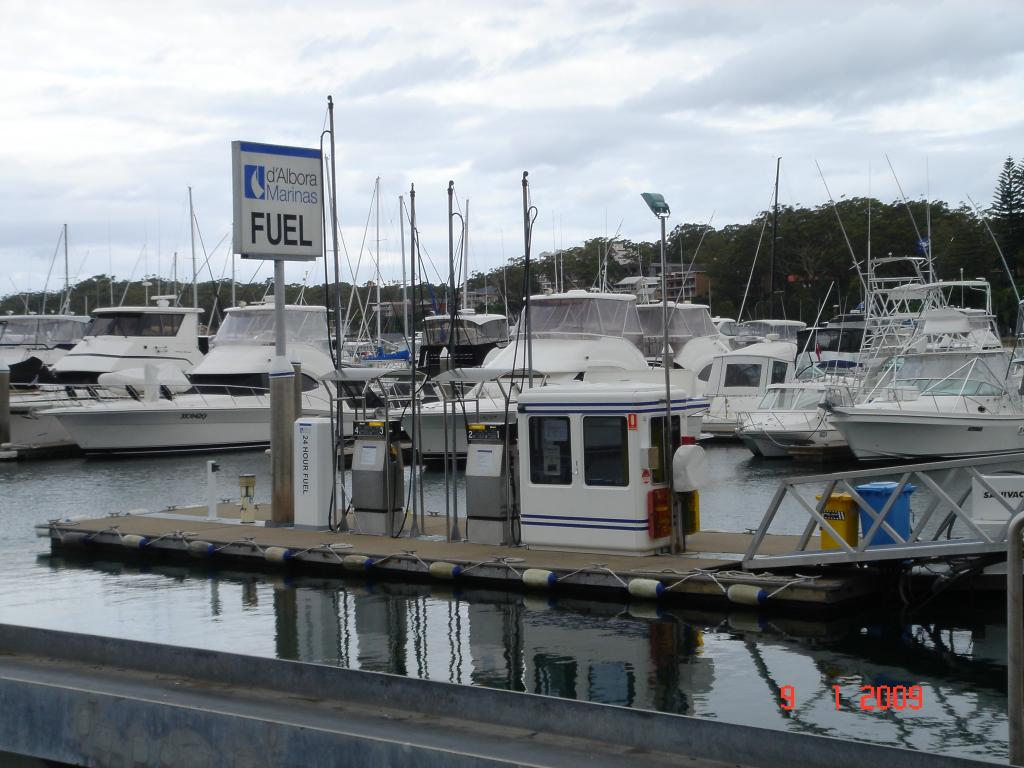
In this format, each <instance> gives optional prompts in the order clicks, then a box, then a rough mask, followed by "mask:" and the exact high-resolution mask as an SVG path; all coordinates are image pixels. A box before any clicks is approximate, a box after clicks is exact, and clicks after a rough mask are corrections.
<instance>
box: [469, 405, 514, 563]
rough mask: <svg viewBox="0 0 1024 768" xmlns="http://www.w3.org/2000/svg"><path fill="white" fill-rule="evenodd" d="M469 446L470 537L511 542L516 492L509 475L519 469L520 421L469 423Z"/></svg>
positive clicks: (493, 541) (480, 540) (483, 540)
mask: <svg viewBox="0 0 1024 768" xmlns="http://www.w3.org/2000/svg"><path fill="white" fill-rule="evenodd" d="M466 446H467V449H466V538H467V539H468V540H469V541H473V542H476V543H478V544H494V545H510V544H512V543H514V542H513V541H512V539H513V537H512V526H511V522H512V519H513V517H514V515H513V507H514V496H513V495H512V494H511V493H510V482H509V479H510V477H511V478H514V477H516V471H517V470H516V465H515V457H516V425H515V424H514V423H513V424H503V423H494V424H469V425H467V427H466ZM506 448H507V449H508V454H506Z"/></svg>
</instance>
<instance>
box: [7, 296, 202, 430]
mask: <svg viewBox="0 0 1024 768" xmlns="http://www.w3.org/2000/svg"><path fill="white" fill-rule="evenodd" d="M155 298H156V299H157V300H158V304H157V306H152V307H107V308H102V309H96V310H94V311H93V313H92V315H93V320H92V322H91V323H90V325H89V326H88V328H87V329H86V331H85V334H84V335H83V337H82V340H81V341H79V342H78V343H77V344H75V346H74V347H72V348H71V350H69V351H68V352H67V353H66V354H65V355H63V356H62V357H61V358H60V359H59V360H58V361H57V362H56V363H55V364H54V365H53V366H52V368H51V380H52V381H54V382H56V383H54V384H46V385H40V386H39V387H38V388H37V389H36V390H34V391H32V392H27V393H24V394H19V395H16V396H14V397H12V398H11V444H12V445H14V446H17V447H22V448H43V447H46V448H57V447H62V446H68V447H70V446H73V445H74V441H73V440H72V439H71V436H70V435H69V434H68V433H67V431H66V430H65V429H64V428H63V427H62V426H61V424H60V422H58V421H57V419H55V418H54V417H53V416H52V415H50V414H47V413H44V411H46V410H48V409H51V408H56V407H60V406H64V407H67V408H71V407H81V406H82V405H84V404H86V403H93V402H97V401H100V400H105V399H122V398H130V397H138V392H137V391H136V390H135V388H134V387H132V386H131V385H130V384H126V383H125V380H126V378H125V374H126V372H128V371H132V370H133V369H134V372H135V373H136V374H139V375H140V376H141V373H142V371H143V369H144V368H145V367H146V366H150V367H151V369H153V372H154V375H155V377H156V379H157V380H159V379H161V378H162V379H164V380H165V381H171V380H173V379H177V378H178V377H179V376H180V374H181V372H183V371H188V370H190V369H191V368H193V367H194V366H195V365H196V364H197V363H198V362H199V361H200V360H201V359H202V353H201V352H200V351H199V344H198V330H199V319H198V318H199V313H200V312H202V310H201V309H193V308H190V307H171V306H168V299H167V297H155ZM172 298H173V297H172ZM115 373H116V374H118V378H117V380H116V381H109V380H108V381H107V382H101V377H104V374H108V375H109V374H115ZM127 378H131V376H130V375H128V376H127ZM107 384H109V386H107Z"/></svg>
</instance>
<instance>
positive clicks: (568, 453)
mask: <svg viewBox="0 0 1024 768" xmlns="http://www.w3.org/2000/svg"><path fill="white" fill-rule="evenodd" d="M530 482H531V483H535V484H537V485H572V447H571V446H570V444H569V417H568V416H532V417H531V418H530Z"/></svg>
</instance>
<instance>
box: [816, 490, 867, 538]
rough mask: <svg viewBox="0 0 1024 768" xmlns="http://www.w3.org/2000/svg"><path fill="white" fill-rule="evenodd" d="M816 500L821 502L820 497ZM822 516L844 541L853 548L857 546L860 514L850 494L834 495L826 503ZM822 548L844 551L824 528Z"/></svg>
mask: <svg viewBox="0 0 1024 768" xmlns="http://www.w3.org/2000/svg"><path fill="white" fill-rule="evenodd" d="M815 498H817V499H818V501H821V496H820V495H819V496H817V497H815ZM821 516H822V517H824V518H825V519H826V520H828V522H829V525H831V526H832V527H833V528H835V529H836V532H837V533H838V534H839V535H840V536H841V537H842V539H843V541H845V542H846V543H847V544H849V545H850V546H851V547H856V546H857V539H858V537H859V535H860V513H859V510H858V508H857V502H856V501H854V500H853V496H851V495H850V494H848V493H833V494H832V495H831V496H829V498H828V501H826V502H825V508H824V509H823V510H822V511H821ZM821 548H822V549H842V547H840V546H839V543H838V542H837V541H836V540H835V538H833V536H832V534H830V533H829V532H828V531H826V530H825V529H824V528H822V529H821Z"/></svg>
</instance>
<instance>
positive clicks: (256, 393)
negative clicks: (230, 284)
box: [46, 304, 351, 454]
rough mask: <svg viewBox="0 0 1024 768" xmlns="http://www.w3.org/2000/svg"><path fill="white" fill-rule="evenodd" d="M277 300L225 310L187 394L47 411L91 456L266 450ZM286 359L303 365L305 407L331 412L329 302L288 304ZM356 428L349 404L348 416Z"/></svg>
mask: <svg viewBox="0 0 1024 768" xmlns="http://www.w3.org/2000/svg"><path fill="white" fill-rule="evenodd" d="M274 328H275V323H274V307H273V304H251V305H248V306H246V307H235V308H232V309H228V310H227V311H226V312H225V318H224V322H223V323H222V324H221V327H220V329H219V330H218V332H217V335H216V336H215V337H214V338H213V340H212V341H211V349H210V353H209V354H208V355H207V356H206V358H205V359H204V360H203V361H202V362H201V363H200V364H199V365H197V366H196V367H195V368H194V369H193V370H192V371H191V373H189V375H188V378H189V382H190V384H191V387H190V388H189V389H187V390H186V391H185V392H183V393H179V394H174V393H168V392H166V391H164V390H161V389H159V388H156V389H153V390H152V391H151V390H150V389H149V388H147V389H146V390H145V396H144V397H143V398H142V399H141V400H127V401H126V400H121V401H101V402H93V403H89V404H86V405H82V406H79V407H74V408H60V409H55V410H51V411H47V412H46V414H47V415H49V416H52V417H54V418H56V419H57V420H58V421H59V422H60V424H61V425H62V426H63V427H64V429H66V430H67V432H68V433H69V434H70V435H71V437H72V438H73V439H74V440H75V442H77V443H78V445H79V447H81V448H82V450H83V451H85V453H86V454H148V453H186V452H192V451H213V450H231V449H239V448H263V447H266V446H268V445H269V443H270V382H269V374H270V370H271V366H272V363H273V359H274ZM285 335H286V340H287V344H288V357H289V359H290V360H291V361H293V362H298V363H300V365H301V375H302V411H303V415H307V416H326V415H328V414H329V413H330V411H331V398H332V396H333V387H332V386H331V385H330V384H328V383H327V382H325V381H324V380H323V377H324V376H326V375H327V374H329V373H330V372H332V371H333V370H334V363H333V361H332V360H331V355H330V349H329V346H328V341H327V311H326V310H325V309H324V307H315V306H287V307H285ZM345 415H346V416H347V418H348V426H349V430H348V431H349V432H351V409H350V410H349V411H348V412H347V413H346V414H345Z"/></svg>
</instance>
